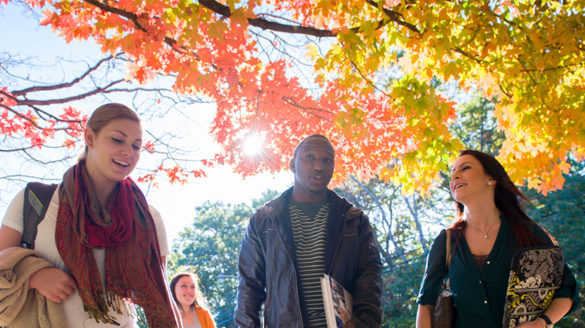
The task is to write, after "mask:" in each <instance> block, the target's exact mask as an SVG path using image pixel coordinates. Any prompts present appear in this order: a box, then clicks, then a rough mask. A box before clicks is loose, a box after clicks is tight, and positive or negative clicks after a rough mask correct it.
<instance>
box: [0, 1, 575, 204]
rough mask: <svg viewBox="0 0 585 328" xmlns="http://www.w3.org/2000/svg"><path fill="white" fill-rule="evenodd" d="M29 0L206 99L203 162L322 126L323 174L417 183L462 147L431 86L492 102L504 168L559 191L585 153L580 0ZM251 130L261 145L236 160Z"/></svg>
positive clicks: (273, 149)
mask: <svg viewBox="0 0 585 328" xmlns="http://www.w3.org/2000/svg"><path fill="white" fill-rule="evenodd" d="M4 2H7V0H4ZM26 2H27V3H28V4H29V5H31V6H37V7H41V8H43V9H44V14H45V19H44V21H43V23H42V24H45V25H49V26H51V27H52V28H53V29H54V30H55V31H58V33H59V34H60V35H62V36H63V37H64V38H66V40H73V39H89V38H91V39H93V40H94V41H95V42H97V43H98V44H99V45H101V47H102V50H103V52H105V53H110V54H116V53H118V52H119V51H122V52H123V53H124V54H125V56H127V57H128V58H130V59H131V60H132V62H133V64H132V65H131V67H129V72H131V74H132V76H133V78H135V79H137V80H138V81H140V82H146V81H147V80H148V79H149V78H152V76H154V73H157V74H161V73H162V74H167V75H172V76H175V82H174V90H175V91H176V92H179V93H183V94H196V93H197V94H204V95H206V96H207V97H210V98H211V99H213V100H214V102H215V104H216V106H217V113H216V116H215V119H214V121H213V125H212V128H211V132H212V133H213V135H214V137H215V139H216V140H217V141H218V142H219V144H221V146H222V147H223V149H222V151H221V152H219V153H218V154H217V155H216V157H215V159H214V162H215V163H220V164H221V163H227V164H231V165H233V166H234V167H235V170H236V171H237V172H240V173H242V174H244V175H247V174H255V173H257V172H260V171H273V172H274V171H279V170H282V169H286V168H288V161H289V159H290V156H291V155H292V150H293V148H294V146H295V145H296V144H297V143H298V142H299V140H300V139H302V138H303V137H305V136H307V135H310V134H313V133H322V134H325V135H327V136H328V137H330V139H331V140H332V142H333V144H334V145H335V147H336V151H337V156H336V162H337V163H336V173H335V176H334V179H335V181H340V180H341V179H343V178H345V177H347V176H348V175H349V174H355V175H356V176H358V177H359V178H362V179H365V178H369V177H373V176H378V177H380V178H382V179H384V180H385V181H392V182H394V183H397V184H401V185H402V186H403V187H404V190H405V191H406V192H408V191H414V190H417V191H425V190H427V189H428V188H429V187H431V186H432V185H433V183H434V182H435V181H437V180H438V173H439V171H440V170H442V169H445V168H446V167H447V166H448V165H449V162H450V160H451V159H453V157H454V156H456V155H457V153H458V152H459V151H460V150H461V147H462V144H461V142H460V141H459V140H458V139H457V138H456V137H454V136H453V135H452V133H451V132H450V131H449V125H450V124H451V123H452V122H453V121H454V120H456V118H457V109H458V106H457V103H455V102H453V101H450V100H449V98H448V97H446V96H445V95H444V94H443V93H442V92H441V90H440V88H438V85H444V84H454V85H456V86H457V87H459V88H461V89H463V90H475V89H479V90H481V92H482V93H483V95H484V96H485V97H487V98H492V97H493V98H495V99H497V104H496V106H495V111H494V115H495V116H496V117H497V119H498V126H499V129H501V130H503V131H504V132H505V135H506V140H505V142H504V144H503V146H502V148H501V150H500V153H499V154H498V158H499V159H500V160H501V161H502V162H503V164H504V166H505V167H506V168H507V169H508V172H509V173H510V175H511V177H512V179H513V180H514V181H516V182H518V183H520V184H523V183H527V184H528V186H530V187H532V188H536V189H538V190H540V191H541V192H544V193H546V192H547V191H549V190H554V189H558V188H561V187H562V184H563V181H564V180H563V176H562V175H563V173H566V172H568V169H569V168H570V165H569V164H568V159H569V157H573V158H574V159H576V160H578V161H581V160H583V158H584V156H585V148H584V146H585V126H584V124H585V117H584V116H585V110H584V109H585V108H584V106H585V99H584V98H585V81H584V79H585V74H584V65H585V43H584V41H583V38H584V36H585V19H584V15H583V9H584V8H583V6H584V2H582V1H570V0H569V1H563V2H557V1H546V0H543V1H522V0H517V1H510V0H505V1H489V2H486V1H456V2H453V1H439V0H429V1H424V2H413V1H408V0H407V1H405V0H401V1H398V0H382V1H376V0H356V1H337V0H294V1H286V0H278V1H273V0H269V1H260V0H250V1H237V0H228V1H221V2H218V1H215V0H200V1H186V0H156V1H152V0H148V1H146V0H140V1H138V0H118V1H99V0H85V1H80V0H66V1H55V0H26ZM0 3H1V2H0ZM2 99H3V100H2V101H3V103H1V104H0V105H2V107H3V108H9V107H10V106H12V105H13V104H11V103H10V97H3V98H2ZM4 113H6V112H4ZM68 113H72V110H71V109H70V110H69V111H68ZM0 128H2V129H3V130H2V131H3V132H4V130H5V127H0ZM11 128H12V129H15V127H11ZM6 129H8V128H6ZM4 133H6V132H4ZM254 134H259V135H262V136H263V137H264V139H265V140H266V143H265V146H264V150H263V151H262V153H261V154H259V155H258V156H255V157H249V156H246V154H245V153H244V151H243V141H244V140H245V138H246V137H247V136H248V135H254Z"/></svg>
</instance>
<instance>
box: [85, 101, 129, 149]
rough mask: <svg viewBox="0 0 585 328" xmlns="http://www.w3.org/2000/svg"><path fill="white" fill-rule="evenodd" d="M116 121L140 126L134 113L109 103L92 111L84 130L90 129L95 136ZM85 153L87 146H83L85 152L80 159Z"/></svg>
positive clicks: (125, 107)
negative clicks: (130, 122) (124, 120)
mask: <svg viewBox="0 0 585 328" xmlns="http://www.w3.org/2000/svg"><path fill="white" fill-rule="evenodd" d="M118 119H127V120H131V121H134V122H137V123H139V124H140V117H138V114H136V112H135V111H133V110H132V109H130V108H128V107H127V106H125V105H122V104H118V103H109V104H105V105H101V106H100V107H98V108H97V109H96V110H95V111H93V113H92V114H91V116H90V117H89V119H88V120H87V123H86V124H85V128H86V129H92V130H93V132H94V133H95V134H96V135H97V134H98V133H99V132H100V131H101V129H102V128H103V127H104V126H106V125H108V124H110V123H111V122H112V121H114V120H118ZM87 151H88V148H87V145H85V150H84V152H83V154H82V155H81V157H80V159H83V158H85V156H86V155H87Z"/></svg>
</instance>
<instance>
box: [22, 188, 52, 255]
mask: <svg viewBox="0 0 585 328" xmlns="http://www.w3.org/2000/svg"><path fill="white" fill-rule="evenodd" d="M55 189H57V184H54V183H52V184H44V183H40V182H29V183H28V184H27V185H26V188H25V189H24V205H23V208H22V218H23V229H22V241H21V243H20V246H21V247H23V248H28V249H34V248H35V239H36V237H37V225H38V224H39V223H41V221H42V220H43V219H44V218H45V213H46V212H47V208H48V207H49V202H50V201H51V197H53V193H54V192H55Z"/></svg>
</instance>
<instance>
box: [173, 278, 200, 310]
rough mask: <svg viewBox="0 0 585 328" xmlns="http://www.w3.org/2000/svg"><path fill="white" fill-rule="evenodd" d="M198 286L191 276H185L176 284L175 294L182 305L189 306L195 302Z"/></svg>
mask: <svg viewBox="0 0 585 328" xmlns="http://www.w3.org/2000/svg"><path fill="white" fill-rule="evenodd" d="M196 290H197V286H196V285H195V280H193V278H192V277H191V276H183V277H181V278H180V279H179V280H178V281H177V284H176V285H175V296H176V297H177V301H178V302H179V304H181V306H184V307H188V306H191V305H192V304H193V303H195V292H196Z"/></svg>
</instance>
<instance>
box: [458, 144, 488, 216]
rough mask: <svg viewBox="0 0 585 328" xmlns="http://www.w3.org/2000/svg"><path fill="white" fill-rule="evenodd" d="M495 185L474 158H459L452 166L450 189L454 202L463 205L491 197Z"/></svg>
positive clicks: (467, 156) (468, 156)
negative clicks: (487, 196)
mask: <svg viewBox="0 0 585 328" xmlns="http://www.w3.org/2000/svg"><path fill="white" fill-rule="evenodd" d="M490 184H491V185H490ZM495 185H496V181H495V180H493V179H492V178H491V177H490V176H489V175H488V174H486V173H485V171H484V169H483V166H482V165H481V163H480V162H479V161H478V160H477V158H475V157H474V156H472V155H463V156H460V157H459V158H458V159H457V160H456V161H455V163H454V164H453V169H452V170H451V183H450V189H451V195H453V198H454V199H455V200H456V201H458V202H460V203H462V204H464V205H465V204H466V203H467V202H468V201H470V200H474V199H478V198H480V197H483V196H485V195H490V194H492V195H493V190H494V188H495Z"/></svg>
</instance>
